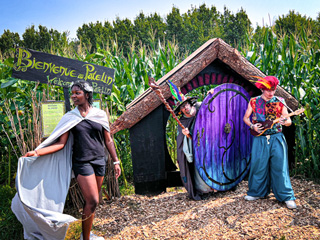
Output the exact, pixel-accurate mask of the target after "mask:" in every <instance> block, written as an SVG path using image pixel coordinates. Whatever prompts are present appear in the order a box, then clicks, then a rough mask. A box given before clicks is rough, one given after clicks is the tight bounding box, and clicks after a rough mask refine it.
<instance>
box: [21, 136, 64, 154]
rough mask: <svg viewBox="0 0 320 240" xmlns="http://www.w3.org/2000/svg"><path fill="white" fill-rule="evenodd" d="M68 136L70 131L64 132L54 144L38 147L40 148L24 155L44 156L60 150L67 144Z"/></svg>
mask: <svg viewBox="0 0 320 240" xmlns="http://www.w3.org/2000/svg"><path fill="white" fill-rule="evenodd" d="M68 137H69V131H68V132H65V133H64V134H62V135H61V136H60V137H59V139H58V141H57V142H55V143H54V144H52V145H50V146H48V147H44V148H41V149H38V150H34V151H30V152H27V153H26V154H25V155H24V156H23V157H33V156H35V157H39V156H43V155H47V154H50V153H54V152H57V151H60V150H61V149H63V148H64V146H65V145H66V143H67V140H68Z"/></svg>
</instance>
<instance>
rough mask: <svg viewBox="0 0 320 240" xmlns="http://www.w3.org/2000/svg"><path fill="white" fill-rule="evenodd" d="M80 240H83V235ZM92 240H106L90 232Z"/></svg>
mask: <svg viewBox="0 0 320 240" xmlns="http://www.w3.org/2000/svg"><path fill="white" fill-rule="evenodd" d="M80 240H83V236H82V233H81V236H80ZM90 240H105V239H104V238H103V237H100V236H97V235H95V234H93V233H92V232H90Z"/></svg>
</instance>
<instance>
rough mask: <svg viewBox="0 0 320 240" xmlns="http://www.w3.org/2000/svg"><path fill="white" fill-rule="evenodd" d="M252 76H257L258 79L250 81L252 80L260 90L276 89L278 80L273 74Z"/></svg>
mask: <svg viewBox="0 0 320 240" xmlns="http://www.w3.org/2000/svg"><path fill="white" fill-rule="evenodd" d="M253 77H254V78H257V79H258V80H250V81H251V82H254V84H255V85H256V87H257V88H259V89H261V90H271V91H274V90H276V88H277V86H278V84H279V80H278V79H277V78H276V77H274V76H266V77H264V78H262V77H258V76H253Z"/></svg>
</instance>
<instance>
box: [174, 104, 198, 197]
mask: <svg viewBox="0 0 320 240" xmlns="http://www.w3.org/2000/svg"><path fill="white" fill-rule="evenodd" d="M200 105H201V103H196V104H195V107H196V109H197V111H198V109H199V108H200ZM195 119H196V116H194V117H190V118H187V117H185V116H182V117H181V118H180V122H181V123H182V125H183V126H184V127H186V128H188V129H189V130H190V133H191V134H192V128H193V123H194V121H195ZM183 139H184V135H183V133H182V128H181V127H180V126H179V125H178V136H177V160H178V163H179V168H180V176H181V180H182V183H183V185H184V187H185V188H186V190H187V191H188V194H189V197H190V198H192V199H194V200H201V196H200V193H199V192H197V190H196V189H195V187H194V186H195V182H194V178H193V174H194V163H193V162H192V163H189V162H188V161H187V158H186V155H185V154H184V152H183Z"/></svg>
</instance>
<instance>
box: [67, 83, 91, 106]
mask: <svg viewBox="0 0 320 240" xmlns="http://www.w3.org/2000/svg"><path fill="white" fill-rule="evenodd" d="M86 85H87V86H88V85H89V87H91V88H92V86H91V85H90V84H89V83H88V82H87V81H84V80H78V81H75V82H73V83H72V84H71V87H70V88H71V89H72V87H74V86H77V87H79V88H80V89H81V90H82V91H83V93H84V94H85V95H86V94H88V99H87V100H88V102H89V104H90V105H92V103H93V93H92V91H87V90H86V89H85V88H86Z"/></svg>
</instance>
